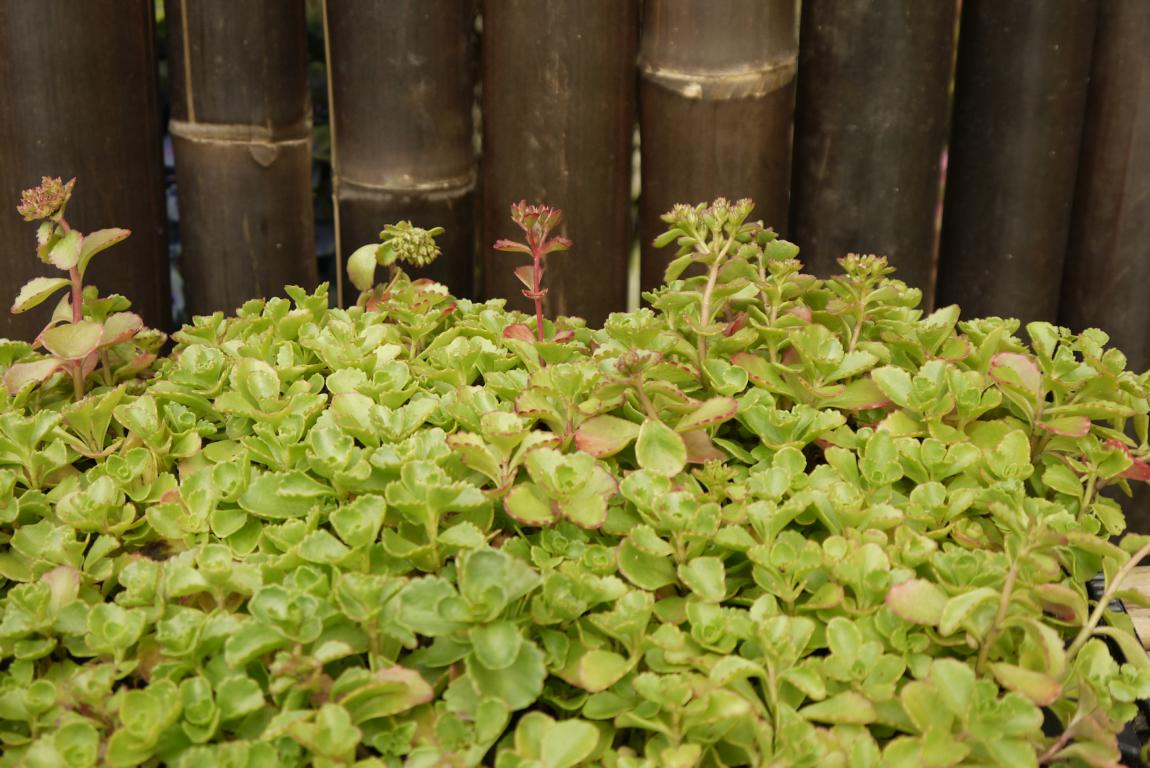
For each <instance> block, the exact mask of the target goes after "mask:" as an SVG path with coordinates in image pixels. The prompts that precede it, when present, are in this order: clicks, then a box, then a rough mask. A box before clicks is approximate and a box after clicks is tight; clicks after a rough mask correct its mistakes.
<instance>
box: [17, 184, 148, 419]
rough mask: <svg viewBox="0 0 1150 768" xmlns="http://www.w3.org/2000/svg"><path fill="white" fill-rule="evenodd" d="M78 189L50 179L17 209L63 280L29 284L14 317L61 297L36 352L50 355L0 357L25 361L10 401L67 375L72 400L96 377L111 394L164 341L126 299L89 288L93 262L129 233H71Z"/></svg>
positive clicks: (27, 195) (39, 251) (22, 353)
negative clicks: (71, 205)
mask: <svg viewBox="0 0 1150 768" xmlns="http://www.w3.org/2000/svg"><path fill="white" fill-rule="evenodd" d="M75 185H76V180H75V179H71V180H70V181H68V182H67V183H64V182H62V181H61V180H60V179H58V178H49V177H47V176H45V177H44V178H43V179H42V180H41V182H40V185H39V186H38V187H34V188H32V189H28V190H25V191H24V193H23V195H22V197H21V201H20V205H19V206H18V207H17V211H18V212H19V213H20V215H21V216H22V217H23V218H24V220H25V221H29V222H39V225H38V227H37V230H36V242H37V248H36V255H37V256H38V257H39V258H40V260H41V261H42V262H44V263H45V264H48V265H51V266H53V267H55V268H56V269H57V270H59V271H60V272H62V273H63V275H62V276H59V277H34V278H32V279H31V280H29V281H28V282H27V283H25V284H24V287H23V288H21V289H20V292H19V294H17V296H16V300H15V301H14V302H13V304H12V308H11V311H12V312H13V313H16V314H18V313H21V312H27V311H28V310H30V309H32V308H33V307H36V306H39V305H40V304H42V303H43V302H45V301H47V300H48V299H50V298H52V297H53V296H55V295H56V294H58V293H60V292H61V291H64V294H63V296H62V297H61V298H60V299H59V302H58V303H57V305H56V308H55V310H54V311H53V312H52V316H51V319H50V320H49V322H48V325H47V326H45V328H44V330H42V331H41V332H40V333H39V334H38V335H37V336H36V339H35V340H34V342H33V344H32V348H33V349H43V350H44V352H45V354H43V355H41V356H38V357H32V356H30V355H28V354H27V352H28V350H27V348H25V347H23V346H22V345H13V344H11V343H9V344H8V345H7V350H6V352H0V354H6V355H7V356H8V357H9V359H12V360H14V359H15V356H16V355H19V356H20V357H21V360H20V361H18V362H14V363H13V364H11V365H10V366H8V368H7V370H6V371H5V372H4V387H5V389H7V391H8V394H9V395H10V396H18V395H20V393H22V392H24V391H25V390H27V389H31V388H32V387H34V386H35V385H39V384H43V383H45V382H47V381H48V380H49V379H51V378H53V377H55V376H56V374H58V373H62V374H64V375H65V376H66V377H67V378H68V379H70V380H71V383H72V396H73V398H74V399H75V400H79V399H80V398H82V397H83V396H84V393H85V392H86V391H87V389H88V385H89V380H90V379H91V378H92V377H93V376H95V378H96V380H97V381H98V382H99V383H100V384H102V385H104V386H109V387H110V386H115V385H116V384H117V383H120V382H123V381H127V380H129V379H132V378H135V377H136V376H137V375H138V374H140V372H142V371H145V370H146V369H147V368H148V366H149V365H150V364H151V363H152V361H153V360H154V359H155V357H156V352H157V350H158V349H159V347H160V345H161V344H162V343H163V341H164V339H165V337H164V335H163V334H161V333H159V332H157V331H152V330H149V329H145V328H144V321H143V319H141V318H140V316H139V315H137V314H136V313H134V312H129V311H127V310H128V308H129V307H130V306H131V304H130V303H129V302H128V301H127V299H125V298H124V297H123V296H119V295H115V294H114V295H112V296H108V297H104V298H101V297H100V296H99V294H98V293H97V292H96V289H95V287H88V288H85V287H84V273H85V272H86V271H87V269H88V265H89V264H90V263H91V260H92V257H93V256H95V255H96V254H98V253H100V252H101V251H103V250H105V249H106V248H109V247H111V246H113V245H115V244H116V243H119V242H121V241H122V240H124V239H126V238H127V237H128V236H129V235H130V234H131V232H130V231H129V230H126V229H119V228H112V229H100V230H97V231H95V232H90V233H88V234H84V233H82V232H80V231H79V230H77V229H74V228H73V227H72V226H70V225H69V224H68V220H67V219H66V218H65V216H64V214H65V210H66V208H67V207H68V201H69V200H70V199H71V197H72V189H73V188H74V187H75ZM25 358H32V359H25Z"/></svg>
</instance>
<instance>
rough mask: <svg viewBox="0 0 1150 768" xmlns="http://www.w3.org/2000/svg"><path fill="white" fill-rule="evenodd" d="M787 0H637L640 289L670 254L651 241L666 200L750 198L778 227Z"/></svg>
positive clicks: (784, 193)
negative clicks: (640, 9) (640, 14)
mask: <svg viewBox="0 0 1150 768" xmlns="http://www.w3.org/2000/svg"><path fill="white" fill-rule="evenodd" d="M795 6H796V3H795V2H794V0H647V2H646V4H645V5H644V18H643V33H642V42H641V44H640V53H639V72H640V86H639V121H640V135H641V139H642V144H641V154H642V177H643V178H642V183H643V186H642V195H641V198H640V203H639V208H640V236H641V238H642V248H643V262H642V274H641V278H640V283H641V285H642V287H643V289H644V290H647V289H650V288H652V287H654V286H657V285H659V284H660V283H661V282H662V279H663V271H664V269H665V267H666V265H667V262H668V261H669V260H670V258H671V257H672V256H673V250H674V249H670V248H666V249H662V250H656V249H655V248H654V247H653V246H652V244H651V241H652V240H654V239H655V237H656V236H657V235H658V234H660V233H661V232H662V231H663V229H664V224H663V222H662V221H661V220H660V219H659V217H660V216H661V215H662V214H663V213H666V212H667V211H668V210H669V209H670V208H671V206H672V205H674V204H675V203H697V202H703V201H709V200H711V199H712V198H715V197H718V196H720V195H722V196H726V197H728V198H740V197H750V198H753V199H754V201H755V213H754V214H753V216H754V217H755V218H760V219H762V220H763V221H764V222H765V223H766V224H768V225H770V226H773V227H774V228H775V229H777V230H779V231H783V230H785V229H786V225H787V209H788V198H789V189H790V181H791V173H790V162H791V138H790V137H791V118H792V112H793V108H794V79H795V70H796V55H797V41H796V34H795V33H796V21H797V19H796V15H795Z"/></svg>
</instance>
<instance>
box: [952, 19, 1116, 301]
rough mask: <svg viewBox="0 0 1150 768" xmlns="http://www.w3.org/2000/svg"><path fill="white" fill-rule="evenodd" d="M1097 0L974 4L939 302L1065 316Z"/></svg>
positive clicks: (961, 73)
mask: <svg viewBox="0 0 1150 768" xmlns="http://www.w3.org/2000/svg"><path fill="white" fill-rule="evenodd" d="M1097 11H1098V2H1097V0H1060V2H1049V3H1047V2H1042V3H1034V2H1030V0H964V2H963V8H962V22H961V28H960V31H959V42H958V70H957V73H956V82H955V96H954V120H953V129H952V133H951V148H950V162H949V166H948V170H947V184H946V202H945V207H944V211H943V225H942V243H941V249H940V257H939V282H938V294H937V302H936V303H937V304H939V305H944V304H952V303H957V304H960V305H961V306H962V309H963V314H964V315H966V316H968V317H974V316H979V315H1000V316H1010V317H1018V318H1021V319H1022V320H1023V321H1024V322H1028V321H1031V320H1037V319H1047V320H1052V319H1054V318H1055V317H1056V315H1057V311H1058V295H1059V292H1060V287H1061V283H1062V264H1063V257H1064V255H1065V252H1066V239H1067V230H1068V226H1069V222H1070V207H1071V203H1072V202H1073V197H1074V178H1075V173H1076V170H1077V167H1078V153H1079V147H1080V142H1081V137H1082V119H1083V114H1084V111H1085V107H1086V88H1087V82H1088V80H1089V77H1090V54H1091V48H1092V45H1093V40H1094V27H1095V21H1096V18H1097Z"/></svg>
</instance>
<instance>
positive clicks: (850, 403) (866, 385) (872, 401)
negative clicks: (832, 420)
mask: <svg viewBox="0 0 1150 768" xmlns="http://www.w3.org/2000/svg"><path fill="white" fill-rule="evenodd" d="M890 404H891V402H890V398H889V397H887V396H886V394H885V393H884V392H883V391H882V390H881V389H879V387H878V384H876V383H875V381H874V379H872V378H870V377H867V378H865V379H855V380H854V381H852V382H851V383H850V384H847V385H846V386H845V387H843V389H842V391H840V392H839V393H838V394H836V395H833V396H832V397H829V398H827V399H826V400H824V401H823V403H822V407H824V408H841V409H843V410H844V411H869V410H870V409H872V408H882V407H884V406H887V405H890Z"/></svg>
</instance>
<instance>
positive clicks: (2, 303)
mask: <svg viewBox="0 0 1150 768" xmlns="http://www.w3.org/2000/svg"><path fill="white" fill-rule="evenodd" d="M154 13H155V6H154V3H153V2H152V0H84V2H79V3H77V2H73V0H37V2H32V3H29V2H24V0H0V147H2V149H0V208H2V209H3V215H0V242H2V243H4V248H3V249H2V251H0V270H2V274H3V277H2V278H0V286H2V287H3V291H0V293H2V294H3V295H2V296H0V307H3V309H2V310H0V336H9V337H13V338H24V339H30V338H32V337H33V336H34V335H35V334H36V333H38V332H39V331H40V330H41V329H42V328H43V326H44V324H45V323H46V322H47V318H48V316H49V315H50V314H51V309H52V307H51V306H50V305H51V304H52V302H47V303H45V304H44V305H42V306H40V307H37V309H36V310H33V311H31V312H28V313H26V314H23V315H10V314H9V313H8V311H7V307H8V305H9V304H10V303H11V301H12V299H14V298H15V295H16V291H17V290H18V289H19V287H20V286H21V285H22V284H23V283H24V282H25V281H26V280H28V279H29V278H31V277H33V276H35V275H39V274H48V273H49V271H50V268H49V267H46V266H45V265H43V264H41V263H40V262H39V261H38V260H37V259H36V255H35V248H36V235H35V229H34V227H31V226H30V225H28V224H27V223H25V222H24V221H23V220H21V218H20V217H19V216H16V215H15V213H14V212H13V209H14V208H15V206H16V203H17V202H18V201H19V199H20V190H21V189H24V188H27V187H33V186H35V185H36V184H37V183H39V181H40V177H41V176H43V175H48V176H61V177H63V178H64V179H65V180H67V179H68V178H70V177H73V176H75V177H77V179H78V182H77V185H76V192H75V195H74V197H73V202H72V203H71V204H70V205H69V206H68V220H69V222H71V224H72V225H73V226H75V227H77V228H78V229H80V230H82V231H89V230H93V229H99V228H101V227H112V226H117V227H128V228H129V229H131V230H132V236H131V237H130V238H128V240H127V241H125V242H124V243H123V244H121V245H118V246H116V248H115V249H114V250H112V251H109V252H108V254H107V255H104V256H101V257H98V258H97V259H96V260H95V261H94V262H93V266H92V269H91V271H90V272H89V273H88V277H89V282H91V283H93V284H96V285H98V286H99V288H100V290H101V292H102V293H104V294H108V293H122V294H124V295H125V296H126V297H128V299H130V300H131V301H132V305H133V307H134V309H135V310H136V311H137V312H139V313H140V314H141V315H143V317H144V320H145V321H146V322H147V323H148V324H149V325H151V326H153V327H158V328H163V329H167V328H169V327H170V326H171V322H172V318H171V307H172V303H171V291H170V287H169V268H168V244H167V236H166V229H167V227H166V222H167V217H166V214H165V208H164V174H163V165H162V159H161V147H160V137H161V133H162V132H161V130H160V108H159V101H158V91H157V86H156V56H155V54H156V51H155V16H154Z"/></svg>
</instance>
